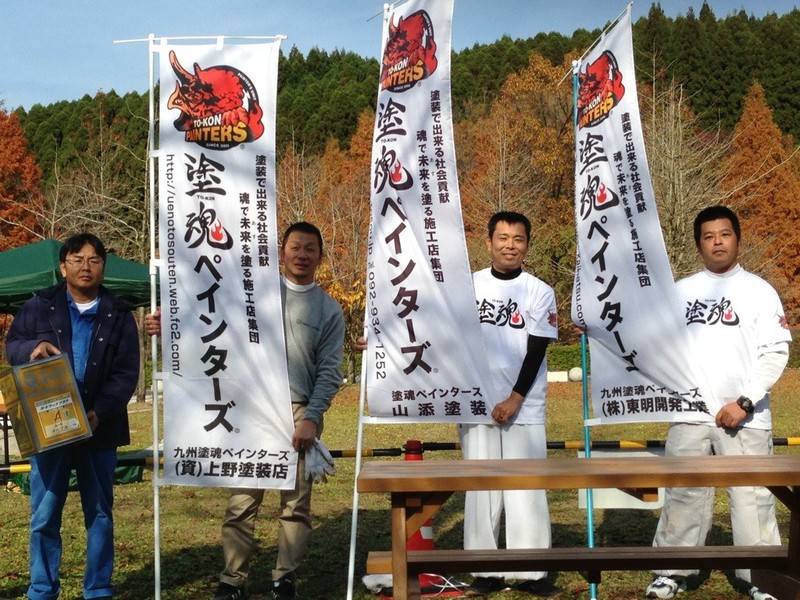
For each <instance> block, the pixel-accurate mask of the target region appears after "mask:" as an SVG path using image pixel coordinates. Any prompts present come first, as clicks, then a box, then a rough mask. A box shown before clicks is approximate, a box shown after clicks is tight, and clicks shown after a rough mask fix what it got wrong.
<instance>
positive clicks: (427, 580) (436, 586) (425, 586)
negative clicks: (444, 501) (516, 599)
mask: <svg viewBox="0 0 800 600" xmlns="http://www.w3.org/2000/svg"><path fill="white" fill-rule="evenodd" d="M404 448H405V451H406V452H405V456H404V459H405V460H422V453H423V451H424V449H423V447H422V442H420V441H419V440H406V445H405V446H404ZM434 548H435V546H434V543H433V524H432V523H431V520H430V519H428V520H427V521H425V523H424V524H423V525H422V527H420V528H419V530H418V531H416V532H415V533H414V535H412V536H411V538H409V540H408V542H406V549H408V550H433V549H434ZM464 588H466V584H464V583H461V582H460V581H454V580H453V579H452V578H450V577H446V576H443V575H437V574H435V573H422V574H421V575H420V576H419V589H420V594H421V596H422V597H423V598H433V597H436V598H446V597H453V596H460V595H461V591H462V590H463V589H464ZM387 591H388V590H387ZM380 598H381V600H390V599H391V598H392V596H391V595H390V594H386V593H385V592H381V594H380Z"/></svg>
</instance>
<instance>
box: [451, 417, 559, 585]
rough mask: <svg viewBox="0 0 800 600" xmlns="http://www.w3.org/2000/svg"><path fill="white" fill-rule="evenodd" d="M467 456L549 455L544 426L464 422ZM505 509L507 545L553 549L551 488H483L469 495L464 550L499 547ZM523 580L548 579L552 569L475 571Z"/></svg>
mask: <svg viewBox="0 0 800 600" xmlns="http://www.w3.org/2000/svg"><path fill="white" fill-rule="evenodd" d="M458 434H459V438H460V439H461V453H462V454H463V456H464V458H465V459H496V458H546V457H547V438H546V435H545V428H544V425H508V426H505V427H499V426H497V425H466V424H463V425H459V426H458ZM504 511H505V537H506V548H510V549H518V548H550V546H551V536H550V513H549V511H548V508H547V493H546V492H545V490H480V491H469V492H467V493H466V500H465V502H464V548H465V549H467V550H476V549H481V550H482V549H494V548H497V546H498V541H499V536H500V519H501V516H502V514H503V512H504ZM472 575H473V576H476V577H478V576H480V577H505V578H507V579H515V580H518V581H522V580H529V579H542V578H543V577H546V576H547V572H542V571H521V572H515V573H473V574H472Z"/></svg>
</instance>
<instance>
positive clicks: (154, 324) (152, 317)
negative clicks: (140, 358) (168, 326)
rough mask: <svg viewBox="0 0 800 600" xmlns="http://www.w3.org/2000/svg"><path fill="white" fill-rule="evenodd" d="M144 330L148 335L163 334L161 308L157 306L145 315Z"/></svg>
mask: <svg viewBox="0 0 800 600" xmlns="http://www.w3.org/2000/svg"><path fill="white" fill-rule="evenodd" d="M144 332H145V333H146V334H147V335H161V309H160V308H157V309H155V310H154V311H153V313H152V314H149V315H145V316H144Z"/></svg>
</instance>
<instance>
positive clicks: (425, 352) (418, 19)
mask: <svg viewBox="0 0 800 600" xmlns="http://www.w3.org/2000/svg"><path fill="white" fill-rule="evenodd" d="M452 13H453V2H452V0H449V1H439V0H437V1H410V2H406V3H404V4H402V5H399V6H395V7H393V9H392V10H391V12H390V14H389V19H388V26H387V29H386V31H385V32H384V36H383V37H384V43H383V52H382V56H383V60H382V66H381V76H380V87H379V92H378V109H377V115H376V120H375V131H374V136H373V149H372V181H371V187H372V220H371V228H370V244H369V253H368V265H367V286H368V305H367V310H368V316H367V318H368V323H369V335H368V340H369V350H368V352H369V354H368V361H367V373H366V377H367V396H368V399H369V412H370V415H371V416H374V417H380V418H385V419H387V420H396V421H400V422H402V421H408V422H414V421H415V422H444V421H450V422H489V421H490V420H491V419H490V417H489V415H490V413H491V407H490V406H488V397H487V391H488V390H490V389H491V379H490V375H489V371H488V369H487V367H486V356H485V352H484V350H483V340H482V338H481V333H480V329H479V327H480V325H479V321H478V313H477V309H476V306H475V294H474V292H473V287H472V277H471V273H470V268H469V261H468V259H467V251H466V244H465V238H464V225H463V221H462V218H461V198H460V195H459V190H458V178H457V174H456V158H455V147H454V142H453V125H452V117H451V108H450V29H451V23H452Z"/></svg>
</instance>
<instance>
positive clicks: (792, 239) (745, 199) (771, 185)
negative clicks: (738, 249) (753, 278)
mask: <svg viewBox="0 0 800 600" xmlns="http://www.w3.org/2000/svg"><path fill="white" fill-rule="evenodd" d="M787 142H788V143H787ZM792 148H793V144H792V143H791V140H788V141H787V140H785V139H783V137H782V135H781V132H780V130H779V129H778V126H777V125H776V124H775V121H774V119H773V116H772V111H771V110H770V108H769V106H768V105H767V102H766V98H765V95H764V89H763V88H762V86H761V85H760V84H758V83H756V84H753V85H752V86H751V87H750V89H749V90H748V92H747V95H746V97H745V100H744V111H743V112H742V117H741V119H740V120H739V123H738V124H737V126H736V130H735V132H734V137H733V142H732V147H731V155H730V158H729V160H728V175H727V177H726V179H725V180H724V182H723V187H724V190H725V191H726V192H727V194H728V197H727V200H726V203H727V204H728V205H730V206H731V207H733V208H734V209H736V210H737V211H738V214H739V217H740V220H741V222H742V241H743V249H744V252H743V256H742V261H743V263H745V265H746V266H747V267H748V268H749V269H751V270H753V271H755V272H757V273H759V274H761V275H763V276H764V277H765V278H766V279H767V280H768V281H769V282H770V283H772V284H773V286H774V287H775V288H776V289H777V291H778V293H779V294H780V296H781V299H782V300H783V304H784V307H785V308H786V311H787V316H789V321H790V322H791V323H798V320H799V318H800V286H798V285H797V281H798V278H800V231H798V227H797V224H798V222H800V202H798V198H800V178H799V177H798V172H797V170H796V168H794V167H795V166H796V164H797V163H796V160H793V159H794V157H793V156H792ZM794 152H795V153H796V150H795V151H794Z"/></svg>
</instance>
